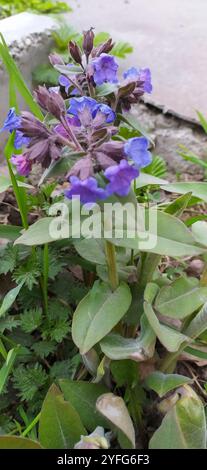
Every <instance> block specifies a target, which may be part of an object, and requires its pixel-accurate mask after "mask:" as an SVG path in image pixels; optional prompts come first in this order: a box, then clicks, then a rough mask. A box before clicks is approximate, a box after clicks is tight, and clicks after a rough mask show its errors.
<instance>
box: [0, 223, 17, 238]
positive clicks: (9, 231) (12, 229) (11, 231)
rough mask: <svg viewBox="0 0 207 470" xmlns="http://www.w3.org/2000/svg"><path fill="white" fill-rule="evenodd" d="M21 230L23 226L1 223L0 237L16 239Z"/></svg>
mask: <svg viewBox="0 0 207 470" xmlns="http://www.w3.org/2000/svg"><path fill="white" fill-rule="evenodd" d="M21 230H22V227H19V226H15V225H0V238H5V239H7V240H11V241H14V240H16V239H17V238H18V237H19V235H20V232H21Z"/></svg>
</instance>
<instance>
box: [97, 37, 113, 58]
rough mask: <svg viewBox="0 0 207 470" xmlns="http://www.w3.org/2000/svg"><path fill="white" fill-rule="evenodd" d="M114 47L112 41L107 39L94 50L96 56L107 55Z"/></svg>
mask: <svg viewBox="0 0 207 470" xmlns="http://www.w3.org/2000/svg"><path fill="white" fill-rule="evenodd" d="M113 47H114V42H112V39H111V38H109V39H108V40H107V41H106V42H103V44H100V46H99V47H97V49H96V56H99V55H100V54H103V53H105V54H108V53H109V52H110V51H111V50H112V49H113Z"/></svg>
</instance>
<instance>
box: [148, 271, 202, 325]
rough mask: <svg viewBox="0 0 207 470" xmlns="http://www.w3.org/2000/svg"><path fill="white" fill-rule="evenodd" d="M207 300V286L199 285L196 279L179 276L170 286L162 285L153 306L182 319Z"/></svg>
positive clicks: (163, 312) (169, 315)
mask: <svg viewBox="0 0 207 470" xmlns="http://www.w3.org/2000/svg"><path fill="white" fill-rule="evenodd" d="M206 301H207V287H201V286H200V284H199V281H198V279H195V278H188V279H187V278H184V277H180V278H179V279H176V280H175V281H174V282H172V284H171V285H170V286H165V287H162V289H161V290H160V292H159V294H158V296H157V298H156V301H155V308H156V309H157V310H158V311H159V312H160V313H161V314H162V315H166V316H168V317H172V318H179V319H183V318H185V317H187V316H188V315H190V314H191V313H193V312H194V311H195V310H197V309H198V308H199V307H201V305H203V304H204V303H205V302H206Z"/></svg>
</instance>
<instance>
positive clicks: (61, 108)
mask: <svg viewBox="0 0 207 470" xmlns="http://www.w3.org/2000/svg"><path fill="white" fill-rule="evenodd" d="M34 94H35V98H36V101H37V103H38V104H39V105H40V106H41V107H42V108H43V109H45V110H46V111H48V112H49V113H50V114H52V115H53V116H55V117H56V118H57V119H58V120H61V118H62V117H63V116H64V115H65V113H66V108H65V102H64V100H63V98H62V97H61V96H60V95H59V94H58V93H55V92H54V91H51V92H49V91H48V90H47V88H46V87H42V86H39V87H38V88H37V90H36V91H35V93H34Z"/></svg>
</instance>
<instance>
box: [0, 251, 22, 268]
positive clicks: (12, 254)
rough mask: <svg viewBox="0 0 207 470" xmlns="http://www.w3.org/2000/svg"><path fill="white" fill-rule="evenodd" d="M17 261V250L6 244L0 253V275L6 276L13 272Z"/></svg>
mask: <svg viewBox="0 0 207 470" xmlns="http://www.w3.org/2000/svg"><path fill="white" fill-rule="evenodd" d="M17 261H18V248H17V247H13V245H11V244H8V245H7V246H6V248H5V249H4V250H2V251H1V252H0V274H7V273H8V272H12V271H14V268H15V266H16V264H17Z"/></svg>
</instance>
